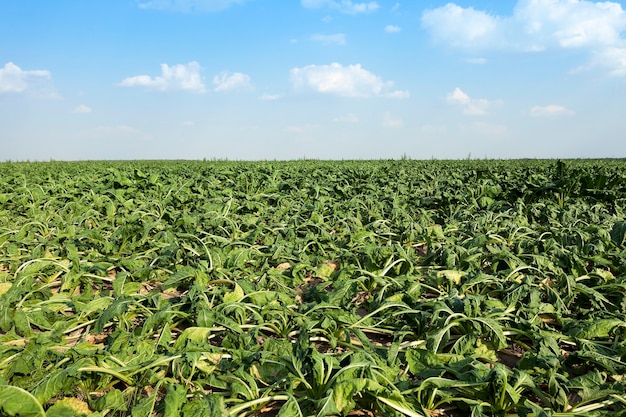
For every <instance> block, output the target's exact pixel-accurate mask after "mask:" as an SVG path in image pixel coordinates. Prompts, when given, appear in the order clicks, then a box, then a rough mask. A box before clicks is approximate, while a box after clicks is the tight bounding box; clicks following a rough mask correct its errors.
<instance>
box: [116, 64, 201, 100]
mask: <svg viewBox="0 0 626 417" xmlns="http://www.w3.org/2000/svg"><path fill="white" fill-rule="evenodd" d="M119 85H120V86H122V87H144V88H147V89H149V90H156V91H181V90H182V91H190V92H194V93H204V92H205V86H204V82H203V81H202V76H201V75H200V64H198V63H197V62H195V61H193V62H190V63H188V64H187V65H184V64H178V65H172V66H169V65H167V64H161V75H160V76H156V77H151V76H149V75H136V76H134V77H128V78H125V79H124V80H122V82H121V83H120V84H119Z"/></svg>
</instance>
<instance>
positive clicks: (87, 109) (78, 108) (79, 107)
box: [72, 104, 91, 113]
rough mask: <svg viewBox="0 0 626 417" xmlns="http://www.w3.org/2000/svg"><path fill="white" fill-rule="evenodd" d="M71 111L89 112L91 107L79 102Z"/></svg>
mask: <svg viewBox="0 0 626 417" xmlns="http://www.w3.org/2000/svg"><path fill="white" fill-rule="evenodd" d="M72 113H91V107H89V106H86V105H84V104H81V105H79V106H78V107H76V108H75V109H74V110H72Z"/></svg>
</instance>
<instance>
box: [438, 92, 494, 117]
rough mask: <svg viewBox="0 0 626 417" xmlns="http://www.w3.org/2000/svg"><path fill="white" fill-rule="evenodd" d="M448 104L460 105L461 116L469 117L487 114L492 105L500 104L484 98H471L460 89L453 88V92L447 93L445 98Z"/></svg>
mask: <svg viewBox="0 0 626 417" xmlns="http://www.w3.org/2000/svg"><path fill="white" fill-rule="evenodd" d="M446 101H447V102H448V104H453V105H462V106H463V114H467V115H469V116H483V115H485V114H487V110H488V109H489V108H490V107H491V106H493V105H494V104H500V101H498V100H496V101H492V100H487V99H484V98H478V99H475V98H471V97H470V96H469V95H468V94H467V93H466V92H464V91H463V90H461V89H460V88H458V87H457V88H455V89H454V91H452V92H451V93H448V95H447V96H446Z"/></svg>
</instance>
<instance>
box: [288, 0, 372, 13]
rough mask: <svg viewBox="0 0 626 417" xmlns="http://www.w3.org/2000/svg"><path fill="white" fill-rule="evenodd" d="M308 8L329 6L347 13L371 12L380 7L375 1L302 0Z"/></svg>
mask: <svg viewBox="0 0 626 417" xmlns="http://www.w3.org/2000/svg"><path fill="white" fill-rule="evenodd" d="M300 3H301V4H302V7H305V8H307V9H321V8H329V9H332V10H337V11H339V12H341V13H345V14H359V13H371V12H374V11H376V10H378V9H379V8H380V6H379V5H378V3H376V2H375V1H370V2H360V3H353V2H352V1H351V0H302V1H301V2H300Z"/></svg>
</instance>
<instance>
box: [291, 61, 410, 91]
mask: <svg viewBox="0 0 626 417" xmlns="http://www.w3.org/2000/svg"><path fill="white" fill-rule="evenodd" d="M291 82H292V84H293V86H294V88H296V90H307V89H308V90H313V91H315V92H318V93H325V94H335V95H338V96H342V97H372V96H386V97H393V98H406V97H407V96H408V95H409V93H408V92H407V91H400V90H393V82H392V81H383V80H382V79H381V78H380V77H378V76H376V75H374V74H372V73H371V72H369V71H367V70H366V69H364V68H363V67H361V65H360V64H356V65H348V66H345V67H344V66H343V65H341V64H338V63H333V64H330V65H307V66H305V67H301V68H292V69H291Z"/></svg>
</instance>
